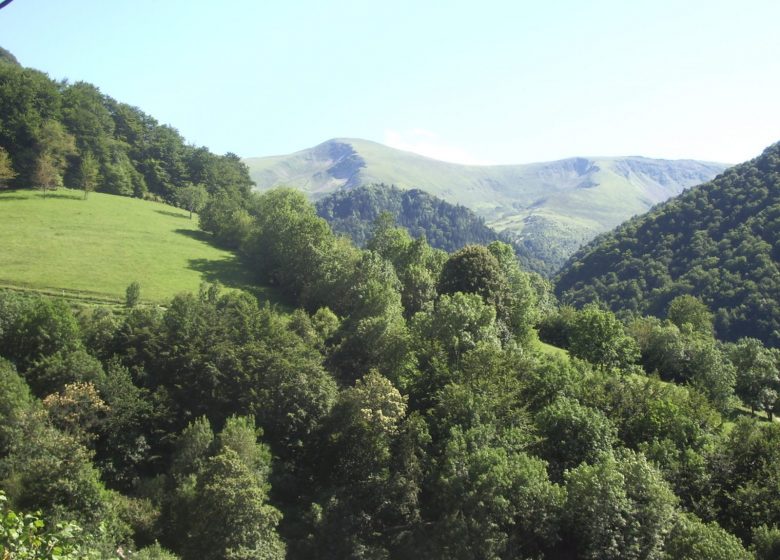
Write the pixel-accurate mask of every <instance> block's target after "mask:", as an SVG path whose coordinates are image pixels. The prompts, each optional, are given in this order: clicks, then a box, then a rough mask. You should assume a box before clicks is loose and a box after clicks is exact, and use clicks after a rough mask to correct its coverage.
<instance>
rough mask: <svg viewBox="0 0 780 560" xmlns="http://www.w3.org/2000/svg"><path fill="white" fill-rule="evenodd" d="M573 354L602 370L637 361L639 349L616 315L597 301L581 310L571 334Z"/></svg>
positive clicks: (571, 350)
mask: <svg viewBox="0 0 780 560" xmlns="http://www.w3.org/2000/svg"><path fill="white" fill-rule="evenodd" d="M569 351H570V352H571V354H572V356H574V357H576V358H582V359H583V360H587V361H589V362H591V363H592V364H594V365H596V366H598V367H600V368H602V369H612V368H626V367H628V366H630V365H632V364H634V363H636V362H637V360H638V359H639V349H638V348H637V345H636V342H635V341H634V339H633V338H631V337H630V336H628V335H627V334H626V332H625V329H624V328H623V324H622V323H621V322H620V321H618V319H617V317H615V315H614V314H613V313H612V312H610V311H607V310H604V309H600V308H599V307H598V306H597V305H595V304H590V305H586V306H585V307H584V308H583V309H582V310H581V311H579V312H578V313H577V316H576V318H575V319H574V325H573V328H572V333H571V347H570V348H569Z"/></svg>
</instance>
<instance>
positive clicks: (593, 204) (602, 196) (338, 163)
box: [244, 139, 726, 273]
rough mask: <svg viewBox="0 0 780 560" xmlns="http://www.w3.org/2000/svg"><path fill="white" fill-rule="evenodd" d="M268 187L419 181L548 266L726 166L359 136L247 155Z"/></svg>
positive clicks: (317, 190) (319, 193)
mask: <svg viewBox="0 0 780 560" xmlns="http://www.w3.org/2000/svg"><path fill="white" fill-rule="evenodd" d="M244 162H245V163H246V164H247V165H248V166H249V169H250V175H251V177H252V179H253V180H254V181H255V183H256V184H257V187H258V188H259V189H261V190H264V189H267V188H271V187H274V186H277V185H289V186H293V187H297V188H300V189H302V190H304V191H306V192H307V193H308V194H309V195H310V196H311V197H312V198H314V199H319V198H321V197H323V196H325V195H326V194H328V193H330V192H333V191H334V190H337V189H339V188H347V189H350V188H355V187H358V186H363V185H367V184H371V183H385V184H393V185H396V186H398V187H400V188H402V189H410V188H419V189H421V190H424V191H426V192H428V193H430V194H432V195H435V196H437V197H439V198H442V199H444V200H446V201H447V202H450V203H453V204H462V205H464V206H466V207H467V208H470V209H471V210H473V211H475V212H476V213H477V214H478V215H479V216H481V217H483V218H484V219H485V220H486V222H487V224H488V225H489V226H491V227H493V228H494V229H496V230H498V231H506V232H507V233H508V234H510V235H511V236H512V237H514V238H516V239H517V240H518V241H519V242H521V243H523V244H525V245H526V246H527V248H528V250H529V251H530V253H531V255H532V256H533V257H535V258H537V259H539V260H541V261H543V262H544V263H546V265H545V266H546V267H547V270H543V271H541V272H547V273H550V272H552V271H553V270H555V269H557V268H558V267H559V266H560V265H562V264H563V262H564V261H565V259H566V258H567V257H568V256H569V255H571V254H572V253H573V252H574V251H575V250H576V249H577V248H578V247H579V246H580V245H581V244H582V243H584V242H587V241H589V240H590V239H592V238H593V237H595V236H596V235H597V234H599V233H601V232H604V231H607V230H609V229H611V228H613V227H615V226H616V225H618V224H619V223H621V222H623V221H624V220H626V219H628V218H630V217H631V216H633V215H636V214H641V213H644V212H646V211H647V210H648V209H649V208H650V207H651V206H653V205H655V204H657V203H659V202H662V201H664V200H666V199H668V198H670V197H672V196H675V195H677V194H679V193H681V192H682V191H683V190H684V189H686V188H688V187H691V186H694V185H697V184H699V183H703V182H705V181H708V180H710V179H712V178H713V177H714V176H715V175H717V174H718V173H720V172H721V171H723V170H724V169H725V168H726V166H725V165H723V164H718V163H707V162H699V161H691V160H678V161H668V160H654V159H648V158H642V157H622V158H570V159H565V160H560V161H553V162H546V163H532V164H526V165H496V166H473V165H457V164H453V163H446V162H442V161H436V160H433V159H430V158H426V157H423V156H419V155H416V154H412V153H409V152H404V151H401V150H396V149H393V148H389V147H387V146H383V145H382V144H377V143H375V142H369V141H367V140H356V139H336V140H329V141H328V142H324V143H323V144H320V145H318V146H315V147H314V148H311V149H308V150H302V151H300V152H296V153H294V154H290V155H288V156H274V157H268V158H249V159H245V160H244Z"/></svg>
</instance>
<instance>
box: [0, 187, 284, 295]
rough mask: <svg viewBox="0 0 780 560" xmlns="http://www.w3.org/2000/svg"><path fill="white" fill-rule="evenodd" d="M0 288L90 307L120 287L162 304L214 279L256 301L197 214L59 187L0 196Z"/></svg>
mask: <svg viewBox="0 0 780 560" xmlns="http://www.w3.org/2000/svg"><path fill="white" fill-rule="evenodd" d="M0 239H2V248H1V249H0V287H3V288H10V289H16V290H23V291H35V292H41V293H45V294H49V295H58V296H62V297H66V298H69V299H75V300H82V301H85V302H90V303H116V302H117V301H123V300H124V294H125V289H126V288H127V286H128V284H130V283H131V282H133V281H137V282H139V283H140V284H141V298H142V300H144V301H147V302H164V301H166V300H168V299H170V298H171V297H172V296H173V295H175V294H177V293H180V292H193V291H197V290H198V288H199V287H200V284H201V283H202V282H204V281H206V282H216V281H219V282H221V283H222V284H224V285H225V286H226V287H229V288H244V289H247V288H248V289H249V290H250V291H252V292H254V293H255V294H256V295H258V297H260V298H261V299H275V298H274V297H273V295H272V294H270V293H268V292H267V291H265V290H263V289H262V288H257V287H254V286H253V285H252V279H251V278H250V277H249V275H248V273H247V272H246V271H245V270H244V269H243V268H242V267H241V266H240V263H239V262H238V261H237V258H236V256H235V255H234V254H233V253H231V252H229V251H224V250H222V249H219V248H217V247H214V246H213V245H212V244H210V243H209V240H208V236H207V235H206V234H204V233H203V232H202V231H200V230H199V229H198V227H197V217H196V216H193V219H192V220H190V219H189V213H188V212H185V211H184V210H180V209H178V208H174V207H172V206H167V205H165V204H161V203H158V202H150V201H144V200H139V199H132V198H126V197H119V196H112V195H107V194H100V193H92V194H90V195H89V198H88V199H86V200H84V199H83V194H82V193H81V192H80V191H73V190H67V189H60V190H58V191H56V192H53V193H49V194H47V196H46V198H44V197H43V194H42V193H40V192H37V191H32V190H16V191H5V192H3V191H0Z"/></svg>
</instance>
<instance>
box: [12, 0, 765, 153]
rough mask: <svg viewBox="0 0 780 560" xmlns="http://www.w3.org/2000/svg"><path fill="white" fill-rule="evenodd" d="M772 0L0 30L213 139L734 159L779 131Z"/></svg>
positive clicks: (112, 5) (33, 56) (288, 147)
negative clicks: (354, 140) (349, 140)
mask: <svg viewBox="0 0 780 560" xmlns="http://www.w3.org/2000/svg"><path fill="white" fill-rule="evenodd" d="M778 21H780V2H777V1H776V0H742V1H741V2H736V1H733V0H732V1H721V0H708V1H700V0H684V1H682V0H677V1H667V0H655V1H644V0H636V1H633V2H630V1H625V0H621V1H616V0H615V1H613V0H604V1H600V0H590V1H586V0H581V1H577V2H575V1H562V0H558V1H556V0H548V1H537V2H527V1H523V0H513V1H492V0H482V1H479V2H459V1H457V0H449V1H433V0H429V1H426V0H416V1H405V0H395V1H394V2H373V1H370V0H364V1H347V0H332V1H326V0H321V1H296V0H279V1H262V0H252V1H249V0H247V1H244V0H222V1H211V2H205V1H198V0H132V1H131V0H68V1H67V2H65V1H62V0H14V2H13V3H12V4H11V5H10V6H8V7H7V8H5V9H3V10H0V46H2V47H4V48H6V49H8V50H10V51H11V52H12V53H14V54H15V55H16V57H17V58H18V59H19V60H20V62H21V63H22V64H24V65H25V66H30V67H33V68H37V69H39V70H43V71H45V72H47V73H48V74H49V75H50V76H51V77H53V78H56V79H63V78H68V79H69V80H71V81H79V80H84V81H88V82H91V83H94V84H95V85H97V86H98V87H100V89H101V90H102V91H103V92H104V93H106V94H108V95H110V96H112V97H114V98H116V99H118V100H120V101H124V102H127V103H130V104H132V105H136V106H138V107H140V108H141V109H143V110H144V111H145V112H147V113H149V114H151V115H152V116H154V117H155V118H157V119H158V120H159V121H161V122H164V123H168V124H171V125H172V126H174V127H176V128H177V129H178V130H179V131H180V132H181V133H182V135H184V137H185V138H186V139H187V140H188V141H190V142H192V143H193V144H197V145H205V146H208V147H209V148H211V149H212V150H214V151H216V152H219V153H224V152H227V151H232V152H235V153H237V154H239V155H241V156H247V157H248V156H260V155H272V154H282V153H288V152H292V151H295V150H299V149H303V148H307V147H310V146H313V145H315V144H318V143H319V142H322V141H324V140H327V139H328V138H333V137H358V138H366V139H369V140H375V141H378V142H383V143H386V144H390V145H393V146H395V147H399V148H402V149H408V150H411V151H416V152H418V153H423V154H424V155H429V156H432V157H438V158H440V159H447V160H450V161H458V162H463V163H524V162H531V161H542V160H552V159H559V158H563V157H569V156H575V155H583V156H589V155H646V156H649V157H665V158H696V159H706V160H713V161H723V162H728V163H736V162H739V161H743V160H746V159H749V158H751V157H754V156H756V155H758V154H759V153H760V152H761V150H762V149H763V148H764V147H766V146H767V145H769V144H771V143H773V142H776V141H778V140H780V102H778V100H779V99H780V71H779V70H780V68H779V66H780V34H779V33H778V31H777V24H778Z"/></svg>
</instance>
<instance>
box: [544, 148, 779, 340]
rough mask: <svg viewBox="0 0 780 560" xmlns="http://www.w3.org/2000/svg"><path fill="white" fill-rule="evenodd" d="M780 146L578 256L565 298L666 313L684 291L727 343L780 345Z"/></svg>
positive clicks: (565, 277) (561, 288)
mask: <svg viewBox="0 0 780 560" xmlns="http://www.w3.org/2000/svg"><path fill="white" fill-rule="evenodd" d="M778 261H780V143H778V144H774V145H773V146H770V147H769V148H767V149H766V150H765V151H764V152H763V154H761V156H759V157H758V158H756V159H753V160H751V161H748V162H746V163H743V164H741V165H737V166H735V167H732V168H731V169H729V170H728V171H726V172H725V173H724V174H722V175H720V176H719V177H717V178H716V179H714V180H712V181H711V182H709V183H706V184H704V185H701V186H699V187H696V188H693V189H691V190H689V191H687V192H686V193H684V194H682V195H680V196H678V197H677V198H674V199H672V200H670V201H668V202H666V203H664V204H661V205H659V206H657V207H656V208H654V209H653V210H652V211H651V212H650V213H648V214H646V215H644V216H640V217H638V218H634V219H632V220H630V221H629V222H627V223H625V224H623V225H621V226H620V227H619V228H617V229H616V230H615V231H613V232H611V233H609V234H606V235H603V236H601V237H599V238H597V239H595V240H594V241H593V242H591V243H590V244H589V245H587V246H586V247H584V248H583V249H581V250H580V251H578V252H577V253H576V254H575V255H574V256H573V257H572V258H571V260H570V261H569V262H568V263H567V264H566V266H565V267H564V268H563V270H562V271H561V273H560V275H559V276H558V278H557V291H558V294H559V295H560V297H561V298H562V299H563V300H564V301H567V302H571V303H574V304H577V305H579V304H582V303H585V302H587V301H593V300H597V299H598V300H600V301H602V302H604V303H606V304H608V305H609V306H610V307H611V308H612V309H613V310H615V311H631V312H634V311H635V312H639V313H652V314H655V315H660V316H663V315H664V313H665V311H666V307H667V305H668V303H669V301H670V300H671V299H672V298H674V297H675V296H677V295H680V294H693V295H695V296H698V297H700V298H701V299H702V300H703V301H704V303H706V304H707V305H708V306H709V307H710V309H711V310H712V311H713V312H714V313H715V326H716V330H717V334H718V336H719V337H720V338H724V339H728V340H734V339H737V338H740V337H743V336H751V337H755V338H759V339H761V340H763V341H764V342H766V343H771V344H773V345H778V344H780V266H779V264H780V263H779V262H778Z"/></svg>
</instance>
